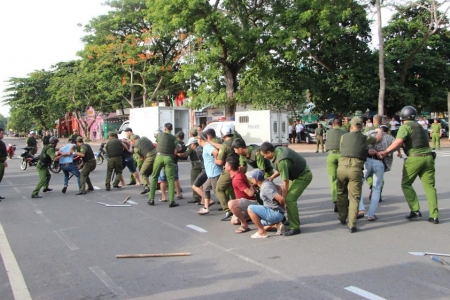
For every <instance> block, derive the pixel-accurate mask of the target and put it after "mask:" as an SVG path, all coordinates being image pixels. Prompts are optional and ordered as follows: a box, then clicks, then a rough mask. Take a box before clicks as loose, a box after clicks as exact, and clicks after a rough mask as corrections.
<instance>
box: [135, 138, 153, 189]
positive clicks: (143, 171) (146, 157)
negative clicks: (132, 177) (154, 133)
mask: <svg viewBox="0 0 450 300" xmlns="http://www.w3.org/2000/svg"><path fill="white" fill-rule="evenodd" d="M133 150H134V156H133V157H134V159H135V160H136V158H137V162H138V163H137V165H138V168H139V175H140V178H141V182H142V183H143V182H145V180H144V179H146V178H147V177H148V176H150V175H151V174H152V172H153V163H154V162H155V158H156V149H155V145H153V143H152V141H150V140H149V139H148V138H146V137H145V136H143V137H141V138H139V139H137V140H136V142H135V144H134V147H133ZM141 158H142V159H143V160H141Z"/></svg>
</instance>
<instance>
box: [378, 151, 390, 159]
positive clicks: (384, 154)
mask: <svg viewBox="0 0 450 300" xmlns="http://www.w3.org/2000/svg"><path fill="white" fill-rule="evenodd" d="M387 155H388V153H387V152H386V151H380V152H378V157H379V158H385V157H386V156H387Z"/></svg>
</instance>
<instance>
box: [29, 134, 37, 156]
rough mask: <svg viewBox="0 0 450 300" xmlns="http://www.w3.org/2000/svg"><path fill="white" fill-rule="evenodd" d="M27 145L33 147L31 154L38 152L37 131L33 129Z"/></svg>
mask: <svg viewBox="0 0 450 300" xmlns="http://www.w3.org/2000/svg"><path fill="white" fill-rule="evenodd" d="M26 143H27V147H31V148H33V149H31V150H30V154H32V155H35V154H36V152H37V149H38V148H37V140H36V132H35V131H31V132H30V136H29V137H28V138H27V141H26Z"/></svg>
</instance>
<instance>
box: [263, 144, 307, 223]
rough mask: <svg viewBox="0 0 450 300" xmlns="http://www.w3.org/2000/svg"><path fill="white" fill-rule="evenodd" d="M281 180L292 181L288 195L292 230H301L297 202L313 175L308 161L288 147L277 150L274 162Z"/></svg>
mask: <svg viewBox="0 0 450 300" xmlns="http://www.w3.org/2000/svg"><path fill="white" fill-rule="evenodd" d="M272 161H273V162H274V167H275V170H277V171H278V172H279V173H280V176H281V180H283V181H284V180H289V181H291V183H290V185H289V190H288V191H287V194H286V199H285V201H286V208H287V215H288V220H289V228H290V229H291V230H296V229H300V216H299V214H298V205H297V200H298V198H300V196H301V195H302V194H303V191H304V190H305V189H306V188H307V187H308V185H309V184H310V183H311V181H312V178H313V175H312V173H311V170H310V169H309V167H308V165H307V164H306V160H305V159H304V158H303V157H302V156H301V155H300V154H298V153H297V152H295V151H294V150H292V149H290V148H286V147H277V148H275V152H274V157H273V160H272Z"/></svg>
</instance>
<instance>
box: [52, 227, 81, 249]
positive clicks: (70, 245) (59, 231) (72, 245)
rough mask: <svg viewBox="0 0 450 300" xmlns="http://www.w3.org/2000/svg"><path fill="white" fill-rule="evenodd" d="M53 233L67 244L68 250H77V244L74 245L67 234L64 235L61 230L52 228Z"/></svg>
mask: <svg viewBox="0 0 450 300" xmlns="http://www.w3.org/2000/svg"><path fill="white" fill-rule="evenodd" d="M53 232H54V233H56V235H57V236H58V237H59V238H60V239H61V240H62V241H63V242H64V243H65V244H66V245H67V247H69V249H70V250H72V251H73V250H78V249H80V248H78V246H77V245H75V243H74V242H72V241H71V240H70V239H69V237H68V236H67V235H65V233H64V232H62V231H61V230H54V231H53Z"/></svg>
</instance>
